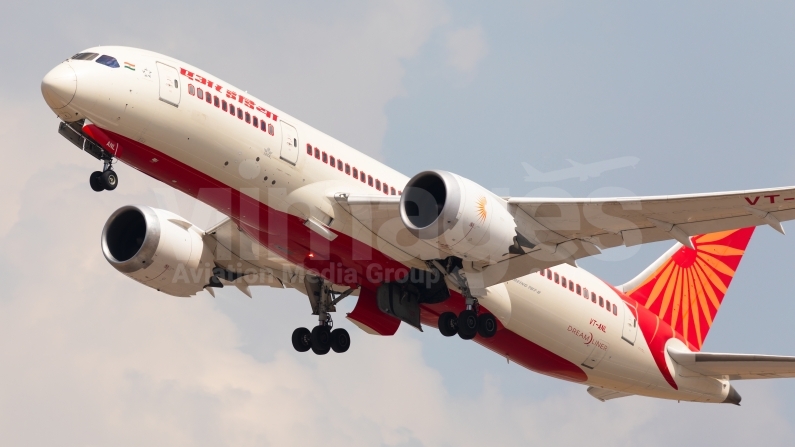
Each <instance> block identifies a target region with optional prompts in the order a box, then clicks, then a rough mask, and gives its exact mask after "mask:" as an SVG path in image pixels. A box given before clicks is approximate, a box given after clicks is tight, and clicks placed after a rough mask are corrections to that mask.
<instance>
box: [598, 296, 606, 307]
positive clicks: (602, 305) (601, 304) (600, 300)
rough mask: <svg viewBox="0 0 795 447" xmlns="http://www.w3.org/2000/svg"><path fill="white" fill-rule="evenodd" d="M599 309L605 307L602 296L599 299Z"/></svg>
mask: <svg viewBox="0 0 795 447" xmlns="http://www.w3.org/2000/svg"><path fill="white" fill-rule="evenodd" d="M599 307H605V300H604V298H602V297H601V296H600V297H599Z"/></svg>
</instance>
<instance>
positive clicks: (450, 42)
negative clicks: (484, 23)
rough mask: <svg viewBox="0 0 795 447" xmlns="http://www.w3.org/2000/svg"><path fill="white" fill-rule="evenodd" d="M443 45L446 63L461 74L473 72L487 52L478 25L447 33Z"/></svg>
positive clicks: (481, 31)
mask: <svg viewBox="0 0 795 447" xmlns="http://www.w3.org/2000/svg"><path fill="white" fill-rule="evenodd" d="M445 45H446V48H447V63H448V64H449V65H450V66H452V67H453V68H455V69H456V70H458V71H460V72H462V73H471V72H473V71H474V70H475V68H477V66H478V63H480V61H481V60H483V58H484V57H486V53H487V52H488V45H487V44H486V40H485V38H484V37H483V28H482V27H481V26H480V25H475V26H472V27H469V28H459V29H456V30H453V31H450V32H448V33H447V36H446V38H445Z"/></svg>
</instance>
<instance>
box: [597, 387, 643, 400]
mask: <svg viewBox="0 0 795 447" xmlns="http://www.w3.org/2000/svg"><path fill="white" fill-rule="evenodd" d="M588 394H590V395H591V396H593V397H595V398H597V399H599V400H601V401H602V402H604V401H606V400H611V399H618V398H619V397H627V396H633V394H630V393H622V392H621V391H614V390H609V389H607V388H597V387H595V386H589V387H588Z"/></svg>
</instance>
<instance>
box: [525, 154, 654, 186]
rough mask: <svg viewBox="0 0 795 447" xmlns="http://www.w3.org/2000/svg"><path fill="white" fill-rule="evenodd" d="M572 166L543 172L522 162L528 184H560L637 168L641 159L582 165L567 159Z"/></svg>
mask: <svg viewBox="0 0 795 447" xmlns="http://www.w3.org/2000/svg"><path fill="white" fill-rule="evenodd" d="M566 161H568V162H569V164H571V167H570V168H566V169H558V170H557V171H550V172H541V171H539V170H538V169H536V168H534V167H533V166H531V165H530V164H529V163H525V162H522V166H524V170H525V171H526V172H527V174H528V175H527V177H525V178H524V181H526V182H559V181H561V180H568V179H570V178H579V179H580V181H581V182H584V181H586V180H588V179H589V178H594V177H599V176H600V175H601V174H602V173H603V172H605V171H612V170H613V169H620V168H626V167H630V166H631V167H633V168H634V167H635V165H637V164H638V162H639V161H640V159H639V158H638V157H618V158H611V159H610V160H604V161H597V162H595V163H588V164H582V163H579V162H576V161H574V160H571V159H568V158H567V159H566Z"/></svg>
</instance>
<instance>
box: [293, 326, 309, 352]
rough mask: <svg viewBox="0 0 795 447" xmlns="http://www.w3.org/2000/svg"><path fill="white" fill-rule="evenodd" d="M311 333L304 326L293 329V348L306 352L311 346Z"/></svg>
mask: <svg viewBox="0 0 795 447" xmlns="http://www.w3.org/2000/svg"><path fill="white" fill-rule="evenodd" d="M310 337H311V333H310V332H309V329H307V328H305V327H299V328H298V329H296V330H294V331H293V348H295V350H296V351H298V352H306V351H309V349H310V348H311V347H312V341H311V340H310Z"/></svg>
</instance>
